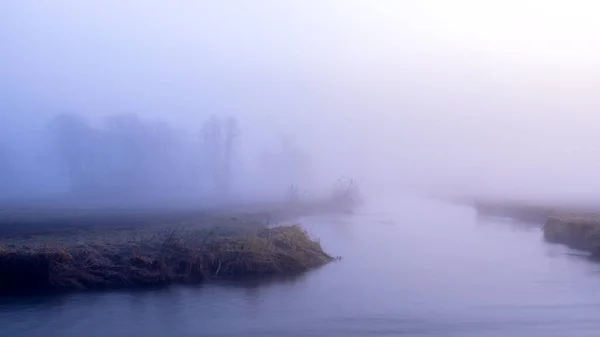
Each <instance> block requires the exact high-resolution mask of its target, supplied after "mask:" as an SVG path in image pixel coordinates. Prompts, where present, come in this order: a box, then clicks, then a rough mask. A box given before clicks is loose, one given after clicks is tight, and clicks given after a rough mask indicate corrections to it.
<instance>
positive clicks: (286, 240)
mask: <svg viewBox="0 0 600 337" xmlns="http://www.w3.org/2000/svg"><path fill="white" fill-rule="evenodd" d="M225 222H227V223H228V225H226V226H224V225H221V226H213V227H211V228H208V227H206V226H199V227H198V226H183V225H182V226H178V227H172V228H162V229H161V228H154V229H152V230H151V229H143V230H138V231H135V232H132V231H123V230H113V231H109V230H106V231H90V232H85V233H82V232H76V233H70V234H69V235H64V234H63V235H61V236H50V235H41V236H34V237H26V238H21V239H18V238H14V237H13V238H9V239H4V240H2V241H0V275H1V277H0V292H3V293H26V294H28V293H33V292H51V291H69V290H84V289H118V288H126V287H144V286H152V287H156V286H166V285H169V284H173V283H188V284H189V283H192V284H193V283H200V282H203V281H205V280H207V279H211V278H218V279H236V278H243V277H251V276H260V275H273V274H291V273H299V272H303V271H306V270H308V269H310V268H314V267H318V266H321V265H323V264H325V263H327V262H330V261H331V260H332V259H333V258H332V257H331V256H329V255H328V254H327V253H325V252H324V251H323V249H322V247H321V245H320V243H319V242H318V240H314V239H312V238H311V237H310V236H309V235H308V233H306V232H305V231H304V230H303V229H302V228H301V227H300V226H298V225H292V226H281V227H275V228H267V227H265V226H259V225H256V224H253V225H247V224H243V222H241V221H239V220H235V221H233V220H231V219H227V221H225Z"/></svg>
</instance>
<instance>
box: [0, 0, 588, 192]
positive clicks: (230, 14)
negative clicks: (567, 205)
mask: <svg viewBox="0 0 600 337" xmlns="http://www.w3.org/2000/svg"><path fill="white" fill-rule="evenodd" d="M599 9H600V5H598V4H596V3H595V2H593V1H541V0H538V1H475V0H471V1H460V0H456V1H446V0H439V1H433V0H431V1H428V0H424V1H400V0H398V1H394V0H388V1H385V0H380V1H367V0H364V1H351V0H345V1H316V0H315V1H296V0H293V1H292V0H289V1H276V0H272V1H266V0H255V1H152V0H145V1H142V0H131V1H116V0H106V1H99V0H98V1H76V0H72V1H66V0H54V1H42V0H38V1H33V0H32V1H27V0H19V1H17V0H14V1H13V0H8V1H3V2H2V3H0V46H1V47H0V48H1V49H0V85H1V88H2V92H3V95H2V96H0V104H1V109H2V110H1V111H2V112H1V117H0V123H2V125H3V126H4V128H3V129H4V130H5V132H3V133H2V137H1V138H0V140H2V141H3V142H8V143H13V144H27V143H28V142H33V140H32V139H35V137H33V136H32V137H29V136H27V137H25V136H24V135H29V134H35V132H36V130H37V129H39V128H41V127H42V124H43V121H44V120H45V119H47V118H49V117H50V116H52V115H54V114H56V113H62V112H74V113H80V114H83V115H85V116H87V117H88V118H90V119H92V120H93V119H95V118H100V117H102V116H104V115H106V114H110V113H122V112H134V113H138V114H140V115H141V116H144V117H148V118H156V117H161V118H165V119H167V120H169V121H170V122H172V123H174V124H176V125H178V126H180V127H182V128H188V129H190V130H194V129H198V128H199V126H200V124H201V122H202V121H203V120H204V119H205V118H206V117H207V116H209V115H211V114H229V115H234V116H236V117H237V118H238V119H239V121H240V126H241V128H242V130H243V132H244V140H245V146H247V147H248V148H253V149H259V148H261V147H264V146H269V144H272V143H274V142H277V141H278V140H279V139H280V136H281V135H283V134H288V135H292V136H293V137H294V138H295V139H296V140H297V141H298V142H299V143H300V144H301V145H302V146H303V147H305V148H306V149H307V150H308V151H310V152H311V153H313V155H314V156H315V158H317V162H318V163H319V164H320V172H325V173H324V174H325V175H326V176H334V175H336V174H345V175H351V176H356V177H358V178H359V179H362V180H363V181H368V182H372V183H378V184H381V185H387V184H382V182H383V181H390V180H391V181H393V182H395V183H398V184H404V185H407V184H409V185H419V186H427V187H436V188H441V189H450V190H452V189H463V190H474V191H483V192H486V191H487V192H489V191H496V192H502V193H508V192H510V193H525V194H527V193H533V192H535V193H537V194H539V195H544V194H548V195H550V194H552V195H555V196H556V195H574V196H575V195H576V196H579V195H581V196H586V195H595V196H600V179H597V177H598V172H600V151H599V149H600V134H599V133H598V132H597V128H598V127H597V125H598V121H599V120H600V118H599V117H597V116H600V113H599V112H600V109H599V108H600V98H599V96H598V94H597V93H596V92H595V91H596V90H597V88H598V84H599V82H600V76H599V75H600V47H598V43H597V42H598V41H599V40H600V39H599V38H600V22H599V21H598V20H597V19H596V17H595V14H596V13H598V10H599ZM22 146H25V145H22ZM596 191H598V192H596Z"/></svg>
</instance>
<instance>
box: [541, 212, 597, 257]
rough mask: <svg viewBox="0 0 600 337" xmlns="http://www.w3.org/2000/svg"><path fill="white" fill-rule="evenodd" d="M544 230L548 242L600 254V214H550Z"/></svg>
mask: <svg viewBox="0 0 600 337" xmlns="http://www.w3.org/2000/svg"><path fill="white" fill-rule="evenodd" d="M543 231H544V239H545V240H546V241H548V242H554V243H561V244H564V245H566V246H568V247H570V248H574V249H579V250H583V251H586V252H589V253H591V254H593V255H596V256H598V255H600V216H572V215H571V216H564V215H563V216H550V217H549V218H548V219H547V221H546V223H545V224H544V227H543Z"/></svg>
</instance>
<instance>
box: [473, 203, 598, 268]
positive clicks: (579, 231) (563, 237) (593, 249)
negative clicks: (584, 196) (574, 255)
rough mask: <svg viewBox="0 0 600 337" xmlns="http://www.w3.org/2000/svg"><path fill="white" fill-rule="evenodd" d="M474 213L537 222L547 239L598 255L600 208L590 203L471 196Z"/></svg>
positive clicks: (547, 240)
mask: <svg viewBox="0 0 600 337" xmlns="http://www.w3.org/2000/svg"><path fill="white" fill-rule="evenodd" d="M467 204H470V205H471V206H472V207H473V208H474V209H475V211H476V212H477V216H483V217H486V216H501V217H507V218H511V219H514V220H517V221H522V222H525V223H535V224H538V225H539V227H540V230H541V231H542V233H543V238H544V240H545V241H546V242H549V243H557V244H562V245H565V246H567V247H569V248H571V249H575V250H579V251H583V252H586V253H588V254H590V255H591V256H593V257H600V207H599V206H595V205H591V204H583V203H579V204H575V203H543V202H537V203H535V202H527V201H517V200H492V199H476V198H474V199H471V200H470V201H469V202H467Z"/></svg>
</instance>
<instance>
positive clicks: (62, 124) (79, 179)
mask: <svg viewBox="0 0 600 337" xmlns="http://www.w3.org/2000/svg"><path fill="white" fill-rule="evenodd" d="M49 127H50V131H51V132H52V135H53V138H54V140H55V145H56V146H57V150H58V153H59V156H60V158H61V161H62V162H63V164H64V165H65V167H66V170H67V174H68V177H69V180H70V182H71V188H72V190H74V191H77V192H81V191H83V190H84V189H85V188H86V185H89V184H90V183H91V181H90V180H91V177H90V176H89V175H90V172H91V171H92V169H93V162H92V160H91V159H92V157H93V150H94V149H93V147H94V146H93V141H94V136H93V132H94V130H93V129H92V128H91V127H90V126H89V125H88V124H87V123H86V122H85V121H84V120H83V119H82V118H80V117H79V116H77V115H72V114H62V115H58V116H56V117H55V118H54V119H53V120H52V122H51V123H50V126H49Z"/></svg>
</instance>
